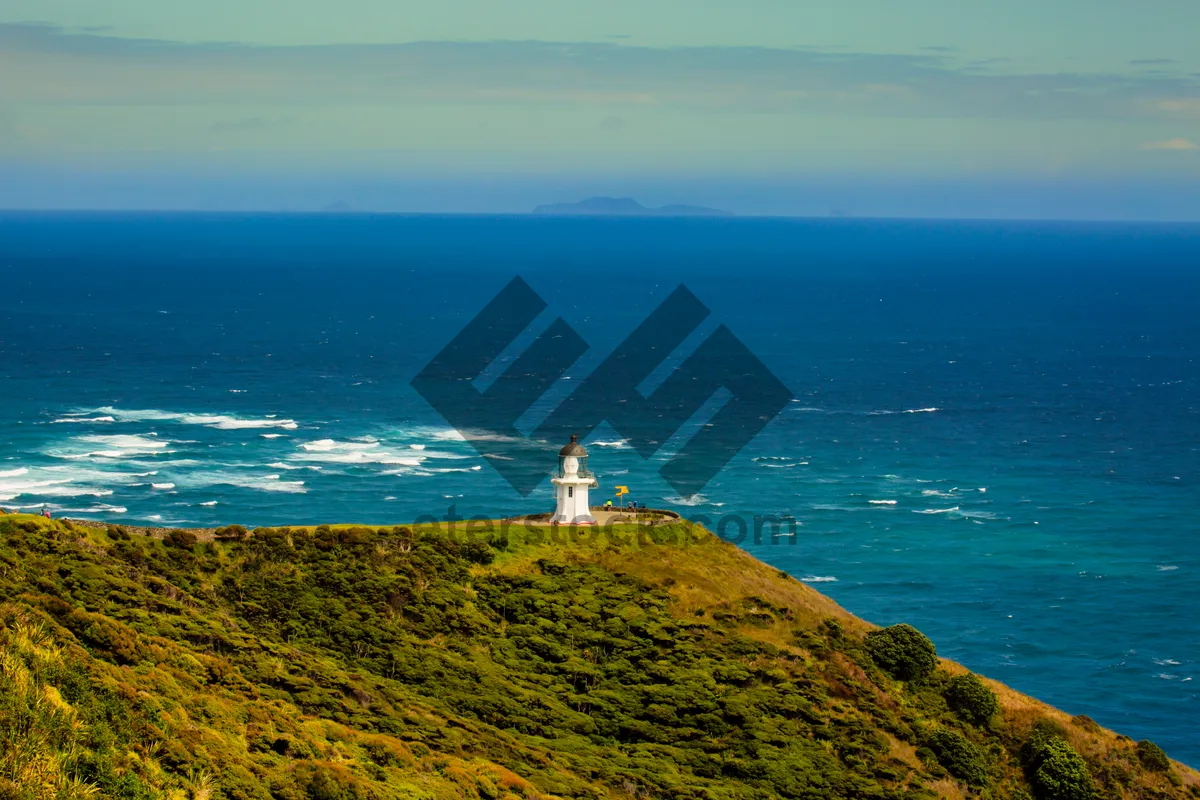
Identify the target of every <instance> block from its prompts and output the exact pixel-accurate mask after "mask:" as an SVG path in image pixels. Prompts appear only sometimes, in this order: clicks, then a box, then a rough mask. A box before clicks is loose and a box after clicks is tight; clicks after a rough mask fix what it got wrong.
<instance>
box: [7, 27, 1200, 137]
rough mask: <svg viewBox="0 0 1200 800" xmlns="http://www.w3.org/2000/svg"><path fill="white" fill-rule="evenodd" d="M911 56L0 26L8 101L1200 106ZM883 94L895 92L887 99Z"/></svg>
mask: <svg viewBox="0 0 1200 800" xmlns="http://www.w3.org/2000/svg"><path fill="white" fill-rule="evenodd" d="M1002 63H1003V62H1001V61H999V60H995V61H989V62H975V63H974V64H972V65H962V64H959V63H958V62H957V61H956V59H955V57H953V56H949V55H946V54H945V53H942V52H940V51H933V52H931V51H926V52H924V53H921V54H917V55H887V54H870V53H852V52H845V51H836V50H830V49H828V48H815V47H814V48H806V47H796V48H765V47H673V48H672V47H659V48H655V47H639V46H633V45H629V44H626V43H621V42H610V43H594V42H593V43H556V42H537V41H533V42H506V41H492V42H411V43H405V44H393V45H324V46H261V45H246V44H229V43H207V44H205V43H200V44H196V43H184V42H171V41H162V40H149V39H129V38H122V37H117V36H111V35H100V34H92V33H81V32H78V31H68V30H65V29H62V28H57V27H54V26H50V25H22V24H0V73H2V74H5V75H13V76H20V79H19V80H8V81H3V82H0V103H7V104H13V105H17V106H20V105H39V106H45V105H53V104H64V105H65V104H75V105H101V106H103V105H111V106H118V105H120V106H138V105H142V106H154V105H171V106H180V105H248V106H250V105H258V106H262V105H265V104H272V103H276V104H302V105H307V106H330V105H339V104H345V105H363V104H367V105H369V104H376V105H397V104H404V103H409V102H412V103H436V104H488V103H495V104H513V103H524V104H555V105H558V104H564V103H566V104H575V105H587V106H591V105H597V104H603V105H608V106H612V107H614V108H615V107H618V106H623V105H639V106H654V107H660V108H661V107H671V108H678V109H702V110H708V111H721V110H730V111H738V110H742V111H746V110H750V111H764V112H802V113H813V114H827V115H839V116H901V117H908V118H954V117H976V118H983V117H988V118H997V117H1003V118H1014V119H1016V118H1020V119H1062V118H1090V119H1136V118H1153V117H1155V116H1161V115H1162V114H1163V113H1180V112H1181V111H1190V110H1191V108H1192V106H1193V105H1194V106H1195V107H1196V108H1200V80H1197V79H1195V78H1193V77H1187V76H1180V75H1164V74H1157V73H1154V72H1151V73H1147V72H1145V71H1131V72H1129V73H1124V74H1107V73H1106V74H1100V73H1055V74H1021V73H1017V72H1015V71H1012V70H1011V69H1007V70H1002V69H998V68H997V69H986V70H983V69H980V67H981V66H982V65H984V64H987V65H997V66H998V65H1000V64H1002ZM880 87H887V91H880Z"/></svg>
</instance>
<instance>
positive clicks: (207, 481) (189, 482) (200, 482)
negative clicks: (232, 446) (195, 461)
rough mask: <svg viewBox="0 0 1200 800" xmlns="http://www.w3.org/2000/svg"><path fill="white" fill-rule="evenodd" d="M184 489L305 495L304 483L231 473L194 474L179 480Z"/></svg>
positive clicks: (269, 476)
mask: <svg viewBox="0 0 1200 800" xmlns="http://www.w3.org/2000/svg"><path fill="white" fill-rule="evenodd" d="M181 482H183V483H184V485H185V488H189V489H200V488H208V487H210V486H235V487H238V488H240V489H253V490H255V491H259V492H283V493H286V494H306V493H307V492H308V489H306V488H305V486H304V481H285V480H280V477H279V476H278V475H241V474H238V473H233V472H194V473H191V474H189V475H186V476H184V477H183V478H181Z"/></svg>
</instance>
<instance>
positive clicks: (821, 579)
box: [800, 575, 837, 583]
mask: <svg viewBox="0 0 1200 800" xmlns="http://www.w3.org/2000/svg"><path fill="white" fill-rule="evenodd" d="M800 580H801V581H803V582H804V583H837V578H835V577H834V576H832V575H809V576H808V577H805V578H801V579H800Z"/></svg>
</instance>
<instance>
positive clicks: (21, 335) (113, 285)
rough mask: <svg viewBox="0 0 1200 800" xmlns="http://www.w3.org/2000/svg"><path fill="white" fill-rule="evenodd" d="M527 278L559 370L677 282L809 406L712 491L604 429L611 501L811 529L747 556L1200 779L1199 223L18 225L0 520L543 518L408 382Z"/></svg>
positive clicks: (177, 220)
mask: <svg viewBox="0 0 1200 800" xmlns="http://www.w3.org/2000/svg"><path fill="white" fill-rule="evenodd" d="M518 275H519V276H522V277H523V278H524V279H525V280H526V281H527V282H528V283H529V285H530V286H531V287H532V288H533V289H534V290H535V291H536V292H537V293H538V294H539V295H540V296H541V297H542V298H544V299H545V301H546V302H547V304H548V306H549V307H548V309H547V311H546V312H545V314H544V315H543V318H539V322H538V323H535V325H536V324H545V323H548V322H549V321H550V320H552V319H554V318H555V317H562V318H563V319H564V320H565V321H567V322H568V323H569V324H570V326H571V327H572V328H574V329H575V330H576V331H577V332H578V333H579V334H580V336H582V338H583V339H584V340H585V341H586V342H587V343H588V345H589V350H588V352H587V353H586V355H585V356H583V357H582V358H581V359H580V361H579V362H578V364H577V366H576V367H575V368H573V369H572V373H573V374H572V375H571V376H569V377H572V378H576V377H578V376H579V375H586V374H588V371H589V370H590V369H592V368H594V366H595V365H596V364H598V363H600V362H601V361H602V360H603V358H604V356H605V354H606V353H608V352H610V351H612V349H613V348H615V347H616V346H617V345H618V344H619V343H621V342H622V341H623V340H624V339H625V338H626V337H627V336H628V335H629V334H630V332H631V331H632V330H633V329H634V328H636V327H637V325H638V324H639V323H640V322H641V321H642V320H643V319H645V318H646V317H647V315H649V314H650V313H651V312H652V311H653V310H654V309H655V308H656V307H657V306H658V304H659V303H661V302H662V301H663V300H664V299H665V298H666V297H667V295H668V294H669V293H670V292H671V291H672V290H673V289H675V287H677V286H679V285H680V284H684V285H686V286H687V287H688V288H689V289H690V290H691V291H692V292H693V293H695V295H696V296H697V297H698V298H699V299H700V300H701V301H702V302H703V303H704V304H705V305H706V306H707V307H708V308H709V309H711V311H712V317H711V320H712V323H713V325H715V324H718V323H719V324H724V325H726V326H728V328H729V329H730V330H731V331H733V332H734V334H735V335H736V336H737V337H738V338H739V339H740V340H741V341H742V342H743V343H744V344H745V345H746V346H747V347H748V348H749V349H750V350H751V351H752V352H753V353H755V354H756V355H757V356H758V357H759V358H760V359H761V360H762V362H763V363H764V364H765V365H767V367H768V368H769V369H770V370H771V371H772V372H773V373H774V374H775V375H776V376H778V377H779V379H780V380H781V381H783V382H784V383H785V384H786V385H787V387H788V388H789V389H790V390H791V392H792V394H793V395H794V400H793V401H792V402H791V403H789V404H788V408H787V409H786V410H785V411H784V412H783V413H782V414H780V415H779V416H778V417H777V418H775V419H774V421H773V422H771V423H770V424H769V425H768V426H767V427H766V428H765V429H764V430H763V431H762V433H761V434H760V435H759V436H758V437H757V438H756V439H755V440H754V441H753V442H751V444H750V445H748V446H747V447H746V448H744V449H743V450H742V451H741V452H739V453H738V454H736V456H735V457H733V459H732V460H731V461H730V462H729V464H728V465H727V466H726V467H725V468H724V469H723V470H722V471H721V472H720V473H719V474H718V475H717V477H716V478H715V479H714V480H713V481H712V482H710V483H709V484H708V485H707V486H706V487H705V488H704V490H703V492H702V493H700V494H699V495H689V496H680V494H679V493H678V492H676V491H675V490H674V489H672V488H671V486H670V485H669V484H668V483H667V482H666V481H664V480H663V479H662V478H661V477H660V476H659V473H658V470H659V468H660V467H661V465H662V464H661V462H660V461H659V460H657V459H656V458H651V459H649V460H644V459H643V458H641V456H639V455H638V453H637V452H636V451H635V450H634V449H633V448H631V447H630V446H628V443H627V442H625V441H624V440H622V439H621V437H620V436H619V434H618V433H617V432H616V431H615V430H612V429H608V428H605V427H602V428H601V429H599V430H597V431H596V432H595V433H594V434H593V435H592V437H591V439H590V440H589V442H588V447H589V450H590V452H591V462H592V463H591V467H592V469H593V470H594V471H595V472H596V473H597V474H598V477H599V481H600V485H601V490H600V496H601V498H603V497H605V496H606V494H607V493H608V492H609V491H610V490H611V488H612V487H613V486H615V485H618V484H620V485H627V486H628V487H629V488H630V491H631V495H630V497H631V498H632V499H634V500H637V501H638V502H641V503H644V504H646V505H648V506H657V507H666V508H672V509H675V510H677V511H679V512H681V513H683V514H685V515H689V516H690V515H704V516H706V517H707V518H709V519H716V518H718V517H720V516H722V515H745V516H747V517H753V515H756V514H758V515H767V514H770V515H776V516H779V517H781V518H788V519H794V520H795V522H796V525H797V531H798V534H797V536H796V537H794V538H781V539H779V540H777V541H775V542H772V541H771V540H770V539H769V538H768V539H764V540H763V541H762V542H761V543H759V544H755V542H754V541H753V538H747V539H746V540H745V541H743V542H742V546H743V547H745V548H747V549H748V550H750V551H751V552H752V553H753V554H754V555H755V556H757V557H759V558H761V559H763V560H765V561H767V562H769V563H771V564H773V565H775V566H777V567H779V568H780V569H783V570H786V571H788V572H789V573H791V574H793V575H795V576H796V577H798V578H801V579H803V580H805V581H807V582H809V583H811V584H812V585H814V586H815V587H816V588H818V589H819V590H820V591H822V592H825V593H827V594H829V595H831V596H832V597H834V598H835V599H836V600H837V601H838V602H840V603H841V604H842V605H844V606H845V607H846V608H848V609H849V610H851V611H852V612H854V613H856V614H858V615H860V616H863V617H865V618H867V619H869V620H872V621H874V622H877V623H880V624H890V623H894V622H900V621H905V622H909V623H912V624H913V625H915V626H917V627H918V628H920V629H921V630H922V631H924V632H925V633H927V634H928V635H929V636H930V637H931V638H932V639H933V640H934V642H935V643H936V644H937V646H938V650H939V652H940V653H941V654H942V655H945V656H947V657H950V658H953V659H955V660H957V661H960V662H962V663H963V664H965V665H967V666H969V667H970V668H972V669H974V670H977V671H979V672H982V673H984V674H986V675H988V676H991V677H995V678H997V679H999V680H1002V681H1004V682H1006V683H1008V684H1009V685H1011V686H1013V687H1015V688H1017V689H1019V690H1022V691H1025V692H1028V693H1030V694H1033V695H1035V696H1037V697H1039V698H1041V699H1043V700H1045V701H1047V702H1049V703H1052V704H1054V705H1056V706H1059V707H1061V708H1062V709H1064V710H1066V711H1068V712H1070V713H1073V714H1087V715H1089V716H1091V717H1093V718H1094V719H1096V720H1097V721H1098V722H1100V723H1101V724H1103V725H1106V726H1109V727H1112V728H1115V729H1117V730H1119V731H1121V732H1123V733H1125V734H1127V735H1129V736H1132V737H1134V738H1143V737H1145V738H1150V739H1152V740H1154V741H1156V742H1158V743H1159V744H1160V745H1162V746H1163V747H1164V749H1166V750H1167V752H1168V753H1169V754H1171V755H1172V756H1174V757H1176V758H1179V759H1181V760H1184V761H1188V762H1191V763H1192V764H1200V702H1198V700H1197V694H1198V689H1200V684H1198V683H1197V682H1196V681H1195V680H1194V678H1196V677H1200V635H1198V634H1200V474H1198V469H1197V468H1198V467H1200V364H1198V362H1197V359H1198V358H1200V313H1198V311H1197V309H1200V227H1198V226H1194V225H1193V226H1176V225H1119V224H1085V223H1076V224H1063V223H1055V224H1043V223H1031V222H1030V223H1022V222H941V221H939V222H922V221H884V220H854V219H829V220H775V219H619V218H587V219H578V218H576V219H571V218H549V217H538V216H527V217H522V216H511V217H468V216H445V217H439V216H398V215H397V216H372V215H310V216H304V215H206V214H188V215H153V214H137V215H134V214H125V215H117V214H107V215H102V214H48V213H47V214H12V213H10V214H5V215H2V216H0V291H2V295H3V299H2V302H0V381H2V383H0V387H2V391H0V505H2V506H4V507H6V508H20V509H25V510H40V509H41V508H42V507H43V506H47V507H48V508H49V509H50V510H51V511H52V512H53V513H54V514H56V515H67V516H72V517H89V518H94V519H101V520H111V521H113V522H119V523H126V524H150V525H159V526H198V527H208V526H214V525H218V524H228V523H234V522H237V523H242V524H244V525H247V526H254V525H276V524H285V523H292V524H298V523H318V522H325V521H345V522H349V521H355V522H363V523H378V524H384V523H399V522H405V521H411V520H413V519H415V518H417V517H421V516H429V515H432V516H438V517H441V516H444V515H446V514H447V513H448V512H449V511H450V509H451V508H453V512H452V513H454V514H456V515H459V516H462V517H470V516H474V515H486V516H490V517H497V516H506V515H510V514H517V513H521V512H528V511H544V510H548V508H549V506H550V504H551V494H550V487H549V483H548V481H547V482H546V483H545V484H543V485H542V486H541V487H539V488H538V489H537V490H536V491H535V492H534V493H533V494H532V495H530V496H528V497H522V496H521V495H520V494H518V493H517V492H515V491H514V490H513V489H512V488H511V487H510V486H509V484H508V483H507V482H506V481H505V480H504V479H503V477H502V476H501V475H500V474H499V473H498V472H497V471H496V469H495V468H494V466H493V463H492V462H490V461H489V459H488V458H486V457H482V456H481V454H480V453H479V452H478V451H477V450H476V449H475V448H474V447H473V446H471V443H468V442H466V441H464V440H463V438H462V437H461V436H460V435H459V434H457V433H456V432H455V431H454V430H453V429H451V428H450V426H449V425H448V424H447V423H446V422H445V420H443V419H442V418H441V416H439V414H438V413H437V412H436V411H435V410H434V409H433V408H432V407H431V406H430V405H429V404H428V403H426V401H425V400H424V399H423V398H422V397H421V396H420V395H418V394H417V392H416V391H415V390H414V389H413V388H412V387H411V386H410V382H411V381H412V379H413V377H414V376H415V375H416V374H417V373H418V372H419V371H420V370H421V369H422V368H423V367H424V366H425V364H426V363H428V362H429V360H430V359H431V358H432V357H433V356H434V355H435V354H436V353H437V352H438V351H439V350H440V349H441V348H443V347H444V346H445V345H446V344H447V343H448V342H449V341H450V340H451V339H452V338H453V337H454V336H455V334H456V333H457V332H458V331H459V330H460V329H461V328H462V327H463V326H464V325H465V324H467V322H468V321H469V320H470V319H471V318H472V317H473V316H474V315H475V314H476V313H477V312H478V311H479V310H480V309H481V308H483V307H484V306H485V304H487V302H488V301H489V300H490V299H491V298H492V297H493V296H495V295H496V293H497V292H499V291H500V290H501V289H502V288H503V287H504V286H505V285H506V284H507V283H508V282H509V281H510V280H511V279H512V278H513V277H514V276H518ZM711 327H712V326H711V325H710V329H711ZM701 335H703V332H702V333H701ZM561 394H562V396H563V398H564V400H563V401H564V402H569V401H570V397H569V390H568V391H563V392H561ZM553 466H554V465H553V464H547V466H546V469H547V473H549V471H550V469H551V468H552V467H553Z"/></svg>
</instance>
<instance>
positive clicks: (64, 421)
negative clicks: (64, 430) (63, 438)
mask: <svg viewBox="0 0 1200 800" xmlns="http://www.w3.org/2000/svg"><path fill="white" fill-rule="evenodd" d="M71 422H78V423H89V422H116V419H114V418H113V417H109V416H104V417H63V418H62V419H56V420H51V422H50V424H51V425H63V424H67V423H71Z"/></svg>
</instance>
